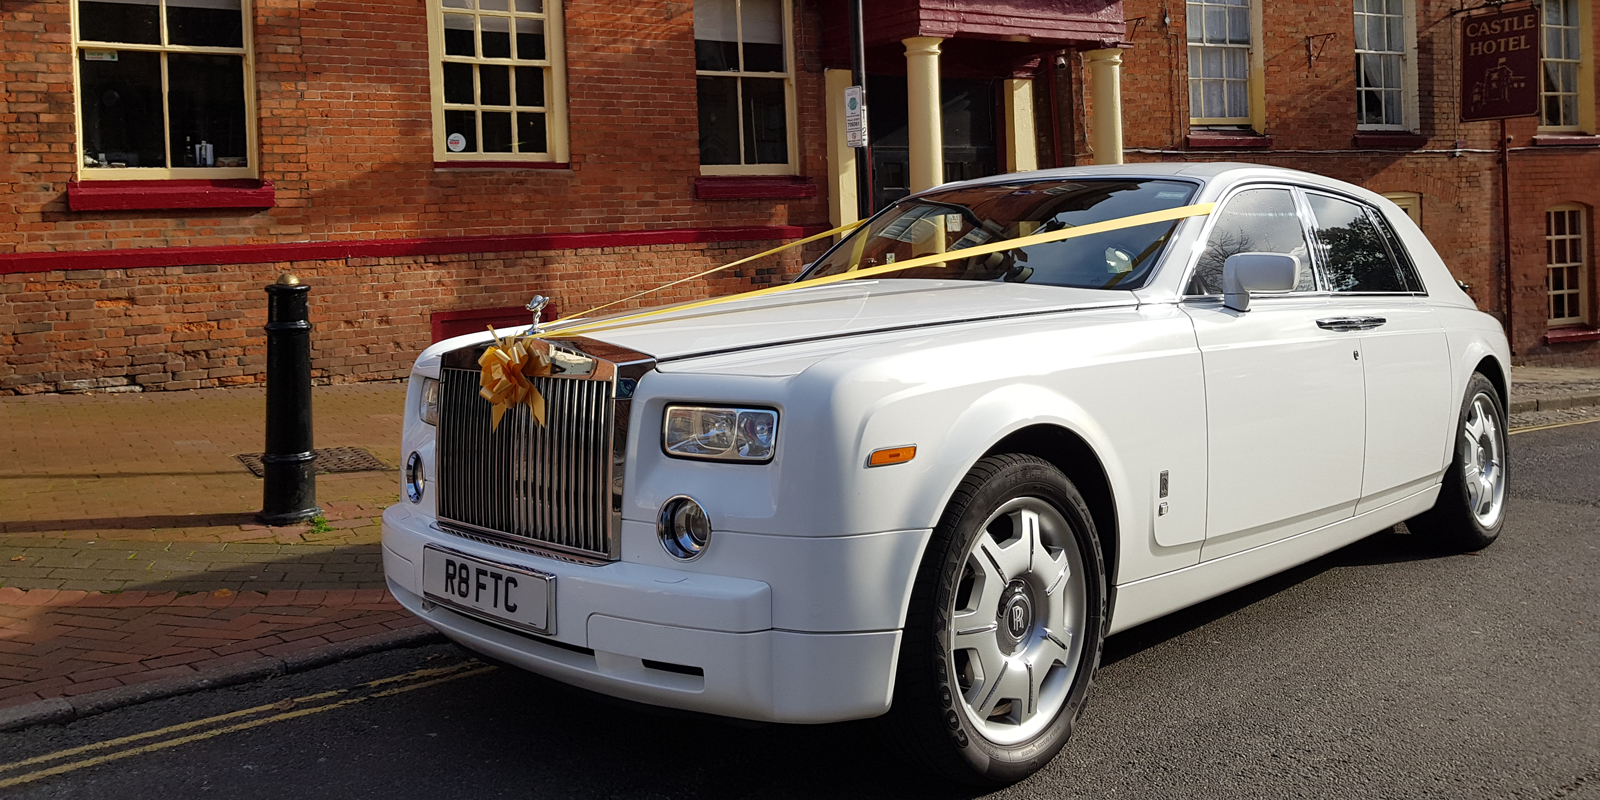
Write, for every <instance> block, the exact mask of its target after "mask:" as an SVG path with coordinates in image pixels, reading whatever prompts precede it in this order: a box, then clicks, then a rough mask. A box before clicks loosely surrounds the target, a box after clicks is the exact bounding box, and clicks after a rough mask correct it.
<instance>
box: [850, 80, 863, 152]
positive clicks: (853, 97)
mask: <svg viewBox="0 0 1600 800" xmlns="http://www.w3.org/2000/svg"><path fill="white" fill-rule="evenodd" d="M866 94H867V92H866V90H865V89H863V88H862V87H860V86H851V87H848V88H846V89H845V90H844V144H845V147H866V146H867V114H866V111H867V109H866Z"/></svg>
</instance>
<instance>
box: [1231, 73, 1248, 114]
mask: <svg viewBox="0 0 1600 800" xmlns="http://www.w3.org/2000/svg"><path fill="white" fill-rule="evenodd" d="M1227 86H1228V114H1227V115H1228V116H1230V117H1248V116H1250V100H1249V98H1248V97H1247V93H1248V84H1246V83H1245V82H1244V81H1228V84H1227Z"/></svg>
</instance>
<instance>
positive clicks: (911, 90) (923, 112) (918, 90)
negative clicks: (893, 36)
mask: <svg viewBox="0 0 1600 800" xmlns="http://www.w3.org/2000/svg"><path fill="white" fill-rule="evenodd" d="M942 41H944V40H943V39H940V38H938V37H936V36H913V37H911V38H910V39H902V40H901V44H904V45H905V46H906V106H907V108H906V133H907V134H908V138H909V139H910V141H909V142H908V144H909V145H910V150H911V174H910V176H909V178H910V182H909V187H910V189H911V191H912V192H920V191H923V190H925V189H932V188H933V187H935V186H938V185H939V184H941V183H944V133H943V128H942V125H943V122H942V120H941V118H940V114H939V43H940V42H942Z"/></svg>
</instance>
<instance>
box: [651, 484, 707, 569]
mask: <svg viewBox="0 0 1600 800" xmlns="http://www.w3.org/2000/svg"><path fill="white" fill-rule="evenodd" d="M656 535H657V536H659V537H660V538H661V546H662V547H663V548H665V549H666V551H667V553H668V554H670V555H671V556H672V557H673V558H676V559H679V560H682V561H693V560H694V559H696V558H699V557H700V554H702V553H704V552H705V551H706V548H707V547H709V546H711V517H709V516H707V515H706V510H705V509H704V508H701V507H700V504H699V503H697V502H695V500H694V498H692V497H689V496H688V495H678V496H677V497H674V498H672V499H671V500H668V501H667V502H665V503H662V504H661V514H660V516H658V517H656Z"/></svg>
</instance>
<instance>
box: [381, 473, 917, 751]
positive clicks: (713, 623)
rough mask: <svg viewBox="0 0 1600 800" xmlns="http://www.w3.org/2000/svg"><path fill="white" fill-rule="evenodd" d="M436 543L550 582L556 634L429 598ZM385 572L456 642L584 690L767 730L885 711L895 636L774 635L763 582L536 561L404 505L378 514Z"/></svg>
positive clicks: (406, 599)
mask: <svg viewBox="0 0 1600 800" xmlns="http://www.w3.org/2000/svg"><path fill="white" fill-rule="evenodd" d="M760 538H762V539H774V538H778V537H760ZM430 543H432V544H438V545H440V546H444V547H448V548H450V549H452V550H456V551H458V552H460V553H462V554H464V555H468V556H477V557H479V558H484V559H488V560H491V561H498V562H501V563H505V564H509V565H513V566H524V567H527V568H530V569H534V570H538V571H540V572H545V573H549V574H553V575H555V576H556V578H555V587H556V588H555V607H554V631H553V633H552V635H551V636H548V637H544V636H534V635H531V634H525V633H521V632H516V631H513V630H511V629H509V628H504V627H500V626H498V625H495V624H492V623H489V622H486V621H483V620H480V619H478V618H475V617H472V616H469V615H467V614H464V613H460V612H458V611H455V610H453V609H451V608H448V607H446V606H443V605H437V604H434V603H432V602H429V601H426V600H425V599H424V598H423V597H422V596H421V585H422V575H421V566H422V548H423V546H424V545H426V544H430ZM658 549H659V548H658ZM383 565H384V572H385V573H386V574H387V576H388V583H389V589H390V591H391V592H393V594H394V596H395V599H397V600H398V601H399V602H400V604H401V605H402V606H404V607H405V608H406V609H407V610H408V611H410V612H411V613H413V614H416V615H417V616H418V617H421V618H422V619H423V620H424V621H425V622H427V623H428V624H429V625H432V626H433V627H434V628H436V629H438V630H439V631H440V632H442V633H444V634H445V635H446V636H448V637H450V638H451V639H453V640H455V641H456V642H458V643H460V644H461V645H462V646H464V647H466V648H468V649H470V650H474V651H477V652H480V653H483V654H484V655H487V656H489V657H491V658H495V659H497V660H500V661H504V662H506V663H509V664H514V665H516V666H519V667H522V668H524V669H527V670H529V671H531V672H536V673H538V674H541V675H545V676H547V677H550V678H554V679H556V680H559V681H562V682H565V683H570V684H572V685H575V686H580V687H583V688H585V689H590V690H593V691H596V692H601V693H603V694H608V695H612V696H615V697H621V698H625V699H628V700H634V701H638V702H643V703H649V704H653V705H659V706H666V707H669V708H679V709H685V710H689V711H698V712H704V713H709V714H718V715H722V716H729V717H738V718H741V719H751V720H762V721H769V722H795V723H820V722H836V721H840V720H847V719H861V718H864V717H872V716H877V715H879V714H882V713H883V712H884V711H886V710H888V708H889V701H890V696H891V693H892V691H893V676H894V669H895V658H896V656H897V654H898V652H899V644H900V632H899V631H898V630H877V631H865V632H829V633H809V632H800V631H791V630H782V629H778V628H774V627H773V598H772V594H773V593H772V587H771V586H770V585H769V584H768V583H767V582H764V581H757V580H750V579H746V578H731V577H726V576H721V575H709V574H704V573H701V572H689V571H684V570H677V569H671V568H669V567H663V566H656V565H651V564H640V563H629V562H626V561H622V562H615V563H610V564H606V565H603V566H588V565H582V564H571V563H567V562H563V561H558V560H555V559H550V558H543V557H540V556H537V555H533V554H529V553H523V552H519V551H516V550H510V549H507V548H501V547H495V546H493V545H487V544H481V543H478V542H475V541H471V540H467V539H463V538H461V537H457V536H453V535H450V534H447V533H443V532H441V531H439V530H438V529H437V528H436V527H433V525H432V520H431V519H429V518H428V517H427V516H425V515H423V514H420V513H417V512H415V511H413V510H412V509H411V508H408V507H406V506H405V504H401V505H396V506H392V507H390V508H389V509H388V510H386V511H385V512H384V515H383ZM660 666H669V667H670V668H669V669H661V668H659V667H660ZM685 667H687V668H688V669H684V668H685ZM696 669H698V670H699V671H700V672H701V674H698V675H696V674H693V672H694V670H696Z"/></svg>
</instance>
